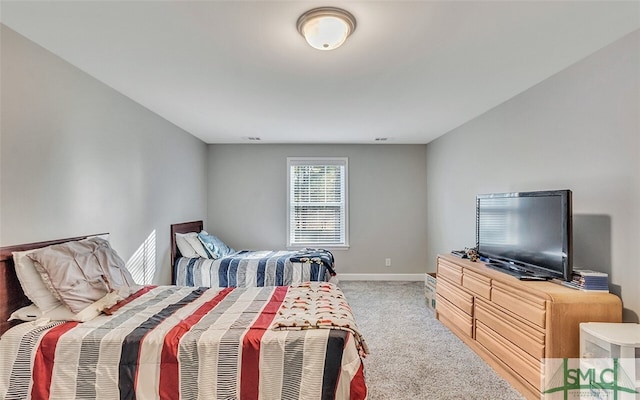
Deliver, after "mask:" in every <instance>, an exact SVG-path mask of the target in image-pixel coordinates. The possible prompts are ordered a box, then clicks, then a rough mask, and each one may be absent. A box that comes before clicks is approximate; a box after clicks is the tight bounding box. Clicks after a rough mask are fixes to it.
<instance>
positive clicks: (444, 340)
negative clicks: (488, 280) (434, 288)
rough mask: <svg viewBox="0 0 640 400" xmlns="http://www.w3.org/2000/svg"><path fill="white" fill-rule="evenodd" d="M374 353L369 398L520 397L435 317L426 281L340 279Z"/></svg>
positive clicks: (368, 363)
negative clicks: (426, 300)
mask: <svg viewBox="0 0 640 400" xmlns="http://www.w3.org/2000/svg"><path fill="white" fill-rule="evenodd" d="M339 285H340V287H341V288H342V290H343V291H344V293H345V296H346V297H347V300H348V301H349V303H350V304H351V307H352V309H353V312H354V314H355V318H356V323H357V324H358V326H359V328H360V331H361V332H362V334H363V336H364V337H365V340H366V341H367V343H368V345H369V349H370V351H371V354H370V355H369V356H368V357H367V358H366V359H365V360H364V363H365V364H364V365H365V377H366V380H367V386H368V387H369V399H370V400H405V399H406V400H416V399H492V400H494V399H495V400H497V399H505V400H510V399H518V400H520V399H522V398H523V397H522V396H521V395H520V394H519V393H518V392H517V391H516V390H515V389H513V388H512V387H511V386H510V385H509V383H507V382H506V381H505V380H504V379H502V378H501V377H500V376H498V375H497V374H496V373H495V372H494V371H493V369H491V367H489V366H488V365H487V364H486V363H485V362H484V361H483V360H482V359H481V358H480V357H478V356H477V355H476V354H475V353H474V352H473V351H471V349H469V348H468V347H467V346H466V345H465V344H464V343H463V342H462V341H461V340H460V339H458V338H457V337H456V336H455V335H453V334H452V333H451V332H450V331H449V330H448V329H447V328H446V327H444V326H443V325H442V324H441V323H440V321H438V320H436V319H435V315H434V313H433V311H430V310H429V309H428V308H427V307H426V304H425V300H424V283H422V282H347V281H345V282H340V284H339Z"/></svg>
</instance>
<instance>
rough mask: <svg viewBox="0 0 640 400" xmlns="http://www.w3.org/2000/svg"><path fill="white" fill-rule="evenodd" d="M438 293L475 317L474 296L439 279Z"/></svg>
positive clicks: (437, 284)
mask: <svg viewBox="0 0 640 400" xmlns="http://www.w3.org/2000/svg"><path fill="white" fill-rule="evenodd" d="M436 293H437V294H439V295H440V296H442V297H444V298H445V299H447V300H449V301H450V302H451V303H452V304H454V305H455V306H457V307H458V308H460V309H461V310H462V311H464V312H465V313H466V314H467V315H470V316H472V315H473V295H472V294H471V293H468V292H466V291H465V290H464V289H461V288H459V287H458V286H455V285H453V284H451V283H449V282H448V281H447V280H445V279H438V281H437V283H436Z"/></svg>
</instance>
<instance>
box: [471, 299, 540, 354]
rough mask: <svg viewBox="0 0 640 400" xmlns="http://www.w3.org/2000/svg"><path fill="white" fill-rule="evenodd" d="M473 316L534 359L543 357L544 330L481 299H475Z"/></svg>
mask: <svg viewBox="0 0 640 400" xmlns="http://www.w3.org/2000/svg"><path fill="white" fill-rule="evenodd" d="M475 318H476V321H480V322H482V323H483V324H484V325H486V326H488V327H489V328H491V329H492V330H493V331H495V332H496V333H498V334H500V335H501V336H502V337H504V338H505V339H507V340H509V341H510V342H511V343H514V344H515V345H516V346H518V347H520V348H521V349H523V350H524V351H526V352H527V353H529V354H530V355H531V356H532V357H535V358H536V359H543V358H544V339H545V334H544V331H543V330H541V329H539V328H535V327H534V326H533V325H529V324H527V323H525V322H523V321H522V320H520V319H518V318H517V317H516V316H512V315H509V314H507V313H506V312H503V311H502V310H500V309H498V308H496V307H495V306H493V305H492V304H491V303H489V302H486V301H484V300H482V299H476V300H475Z"/></svg>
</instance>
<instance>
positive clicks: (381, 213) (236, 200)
mask: <svg viewBox="0 0 640 400" xmlns="http://www.w3.org/2000/svg"><path fill="white" fill-rule="evenodd" d="M295 156H301V157H306V156H326V157H330V156H335V157H343V156H346V157H348V158H349V231H350V246H351V247H350V248H349V250H336V251H334V255H335V258H336V264H337V267H338V269H339V271H340V272H342V273H366V274H378V273H388V274H399V273H423V272H424V271H425V270H426V240H427V236H426V232H427V223H426V208H425V203H426V197H427V188H426V158H425V156H426V146H425V145H252V144H246V145H209V196H208V198H209V211H208V221H209V224H208V226H207V227H208V229H209V230H210V232H211V233H215V234H216V235H219V236H220V237H221V238H222V239H223V240H225V241H227V242H229V244H230V245H231V246H234V247H236V248H244V249H255V250H258V249H284V248H285V246H286V232H287V229H286V221H287V218H286V207H287V196H286V195H287V193H286V191H287V157H295ZM385 258H391V264H392V265H391V267H385V264H384V261H385Z"/></svg>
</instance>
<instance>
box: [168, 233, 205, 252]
mask: <svg viewBox="0 0 640 400" xmlns="http://www.w3.org/2000/svg"><path fill="white" fill-rule="evenodd" d="M176 245H177V246H178V249H179V250H180V254H182V256H183V257H187V258H198V257H202V258H210V257H209V253H208V252H207V250H205V248H204V246H203V245H202V242H200V239H198V233H197V232H189V233H176Z"/></svg>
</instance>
